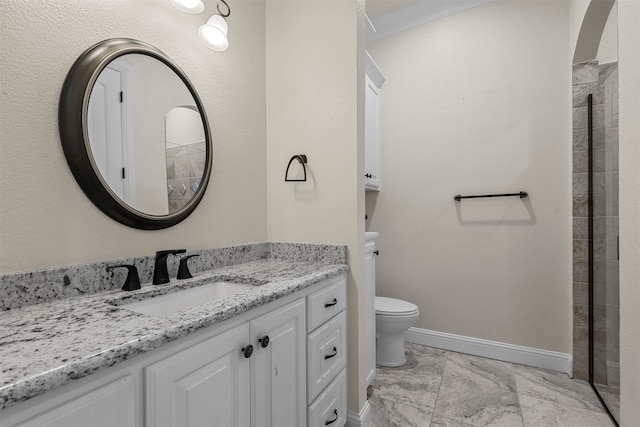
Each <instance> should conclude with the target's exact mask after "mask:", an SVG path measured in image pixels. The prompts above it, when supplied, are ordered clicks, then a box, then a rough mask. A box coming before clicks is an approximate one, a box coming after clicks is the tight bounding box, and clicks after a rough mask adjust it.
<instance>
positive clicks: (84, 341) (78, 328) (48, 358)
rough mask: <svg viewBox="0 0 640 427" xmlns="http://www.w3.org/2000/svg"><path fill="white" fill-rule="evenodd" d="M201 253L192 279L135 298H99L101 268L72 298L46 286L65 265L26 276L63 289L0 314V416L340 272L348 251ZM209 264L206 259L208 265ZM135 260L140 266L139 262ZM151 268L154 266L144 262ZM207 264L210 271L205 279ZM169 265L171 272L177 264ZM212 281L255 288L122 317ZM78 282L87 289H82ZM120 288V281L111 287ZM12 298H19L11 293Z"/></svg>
mask: <svg viewBox="0 0 640 427" xmlns="http://www.w3.org/2000/svg"><path fill="white" fill-rule="evenodd" d="M199 254H200V255H201V256H200V257H199V258H196V259H194V261H196V260H199V261H201V262H202V263H201V264H198V263H196V262H194V263H193V264H191V263H190V265H191V266H192V268H191V270H192V272H193V273H194V278H193V279H189V280H184V281H176V280H175V279H173V280H172V282H171V283H170V284H168V285H163V286H152V285H149V284H148V283H147V284H143V287H142V289H140V290H137V291H133V292H124V291H120V290H105V289H109V286H110V285H104V284H102V283H101V281H102V280H101V279H102V278H104V276H101V275H98V276H94V275H93V274H96V273H95V271H96V270H97V269H98V268H102V269H103V268H104V264H95V267H91V268H88V267H86V266H84V267H83V268H88V270H82V271H83V272H84V276H83V277H82V278H80V279H78V280H77V281H76V282H73V283H76V285H74V286H75V287H74V288H73V289H76V290H75V291H70V292H64V288H65V287H70V286H71V285H70V284H67V285H65V284H64V283H65V282H64V279H62V282H57V281H55V280H52V279H53V278H56V280H58V277H59V276H61V277H67V275H70V274H72V273H73V272H76V271H80V270H77V269H74V267H70V268H65V269H57V270H49V271H48V272H45V273H38V274H34V276H36V275H40V277H39V278H38V280H43V279H42V278H43V277H47V278H49V279H50V280H51V282H53V283H58V284H60V283H61V284H62V289H63V291H60V292H59V291H58V289H57V288H56V287H54V286H49V290H48V292H50V293H52V294H53V295H51V294H48V293H47V292H43V294H42V295H43V296H42V298H48V299H49V301H48V302H44V303H40V304H33V303H32V304H31V305H29V304H20V302H19V301H18V302H17V303H16V304H17V305H16V306H20V305H22V307H21V308H12V309H11V310H5V311H2V312H0V363H1V372H2V377H1V380H0V409H3V408H6V407H8V406H11V405H14V404H15V403H18V402H22V401H25V400H27V399H29V398H31V397H34V396H37V395H39V394H42V393H44V392H46V391H49V390H52V389H54V388H56V387H59V386H61V385H64V384H66V383H68V382H70V381H71V380H73V379H77V378H82V377H85V376H87V375H89V374H91V373H93V372H95V371H98V370H100V369H104V368H107V367H109V366H112V365H114V364H116V363H118V362H121V361H124V360H127V359H130V358H131V357H133V356H136V355H138V354H141V353H145V352H147V351H150V350H153V349H155V348H158V347H160V346H162V345H163V344H165V343H167V342H171V341H174V340H176V339H178V338H181V337H184V336H186V335H187V334H189V333H191V332H194V331H197V330H199V329H202V328H205V327H208V326H212V325H215V324H217V323H220V322H223V321H225V320H228V319H230V318H232V317H234V316H237V315H239V314H241V313H244V312H246V311H249V310H251V309H252V308H255V307H258V306H260V305H263V304H266V303H268V302H271V301H274V300H276V299H278V298H281V297H283V296H286V295H289V294H291V293H293V292H295V291H297V290H300V289H303V288H306V287H308V286H311V285H314V284H316V283H318V282H320V281H322V280H325V279H327V278H330V277H334V276H336V275H339V274H341V273H344V272H346V271H347V269H348V267H347V265H346V248H345V247H341V246H323V245H305V244H293V243H282V244H281V243H263V244H258V245H245V246H238V247H233V248H224V249H216V250H211V251H200V252H199ZM203 255H204V256H203ZM209 256H211V260H208V259H207V257H209ZM133 261H134V262H136V265H139V264H137V262H140V259H136V260H133ZM118 262H121V261H118ZM147 262H149V261H147ZM207 263H209V264H207ZM109 264H110V263H109ZM150 264H151V266H152V265H153V259H152V257H150ZM225 264H226V265H225ZM140 265H142V263H141V264H140ZM207 265H215V266H216V267H215V268H209V269H208V271H206V272H205V270H206V266H207ZM92 266H94V264H92ZM173 267H174V268H175V269H177V264H176V265H175V266H173ZM92 268H93V269H92ZM87 271H91V273H88V272H87ZM170 272H171V270H170ZM100 274H102V273H100ZM79 275H81V274H79ZM12 276H13V277H12V278H11V280H10V281H7V280H6V278H5V281H3V282H0V284H1V285H2V286H4V285H5V284H6V283H11V284H12V285H13V286H14V289H16V288H19V290H21V291H22V292H27V293H28V292H29V290H30V288H29V286H31V285H32V284H33V281H32V282H29V280H27V282H28V283H27V284H26V285H22V288H20V286H21V284H20V282H19V281H18V279H17V277H18V276H19V275H12ZM141 276H142V274H141ZM172 276H173V277H175V276H174V275H173V274H172ZM24 277H26V278H27V279H29V277H30V276H29V274H25V275H24ZM74 279H75V277H74ZM107 279H108V280H109V281H113V278H112V277H108V276H107ZM32 280H33V279H32ZM122 280H124V275H123V277H122ZM149 280H150V276H149ZM217 280H230V281H237V282H243V283H249V284H253V285H255V289H251V290H249V291H246V292H243V293H240V294H237V295H234V296H232V297H228V298H225V299H221V300H217V301H214V302H209V303H206V304H203V305H201V306H198V307H194V308H191V309H189V310H185V311H178V312H176V313H174V314H172V315H170V316H167V317H153V316H145V315H142V314H138V313H135V312H132V311H129V310H126V305H125V304H126V303H127V302H131V301H132V300H141V299H144V298H146V297H149V296H150V295H159V294H166V293H170V292H174V291H177V290H179V289H183V288H187V287H192V286H195V285H198V284H202V283H203V282H207V281H217ZM51 282H48V283H51ZM69 282H70V283H71V282H72V280H71V279H69ZM85 282H86V285H87V288H84V287H83V286H81V285H80V284H82V283H85ZM94 282H95V283H94ZM39 283H41V284H42V283H43V282H42V281H41V282H39ZM120 283H121V281H118V285H117V286H116V287H117V288H118V287H119V286H120ZM45 287H46V286H40V287H38V289H43V288H45ZM111 287H112V288H113V287H114V286H111ZM73 292H76V294H74V293H73ZM5 295H6V293H5ZM12 295H18V293H17V292H16V291H14V293H13V294H12Z"/></svg>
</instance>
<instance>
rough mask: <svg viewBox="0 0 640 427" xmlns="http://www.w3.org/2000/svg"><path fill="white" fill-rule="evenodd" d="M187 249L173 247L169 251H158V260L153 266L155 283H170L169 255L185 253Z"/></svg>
mask: <svg viewBox="0 0 640 427" xmlns="http://www.w3.org/2000/svg"><path fill="white" fill-rule="evenodd" d="M185 252H187V250H186V249H171V250H168V251H158V252H156V260H155V264H154V266H153V284H154V285H162V284H163V283H169V271H168V270H167V257H168V256H169V255H177V254H183V253H185Z"/></svg>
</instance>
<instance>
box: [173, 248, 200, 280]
mask: <svg viewBox="0 0 640 427" xmlns="http://www.w3.org/2000/svg"><path fill="white" fill-rule="evenodd" d="M196 256H200V255H197V254H194V255H187V256H186V257H184V258H182V259H181V260H180V266H178V279H180V280H181V279H190V278H192V277H193V276H192V275H191V272H190V271H189V265H188V264H187V261H188V260H189V258H193V257H196Z"/></svg>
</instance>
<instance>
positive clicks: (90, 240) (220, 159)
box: [0, 0, 267, 272]
mask: <svg viewBox="0 0 640 427" xmlns="http://www.w3.org/2000/svg"><path fill="white" fill-rule="evenodd" d="M216 4H217V2H216V1H213V0H205V5H206V13H203V14H200V15H189V14H186V13H183V12H180V11H178V10H177V9H175V8H174V7H173V6H172V5H171V3H170V2H169V1H147V0H128V1H121V0H108V1H105V0H61V1H49V2H35V1H26V2H25V1H21V0H3V1H2V2H0V20H1V22H0V35H1V37H0V67H1V69H0V87H1V90H0V138H1V139H0V182H1V185H0V272H17V271H30V270H36V269H41V268H47V267H54V266H63V265H71V264H78V263H84V262H90V261H100V260H109V259H117V258H124V257H131V256H141V255H149V254H152V253H154V251H156V250H158V249H167V248H174V247H185V248H188V249H198V248H211V247H219V246H226V245H231V244H240V243H247V242H257V241H264V240H266V237H267V233H266V224H267V216H266V190H267V187H266V184H265V175H266V165H265V158H266V137H265V129H266V122H265V120H266V114H265V80H264V72H265V71H264V67H265V49H264V25H265V24H264V3H263V2H261V1H255V2H254V1H238V2H234V3H233V4H232V5H231V6H232V15H231V16H230V17H229V27H230V30H229V38H230V47H229V49H228V50H227V51H226V52H223V53H219V52H213V51H211V50H209V49H208V48H207V47H206V46H204V45H203V44H202V43H201V42H200V40H199V39H198V37H197V29H198V26H200V25H201V24H202V23H204V22H206V20H207V18H208V17H209V16H210V15H211V14H212V13H214V11H215V6H216ZM113 37H131V38H135V39H140V40H142V41H145V42H147V43H150V44H152V45H154V46H156V47H157V48H159V49H160V50H162V51H164V52H165V53H166V54H167V55H168V56H169V57H170V58H172V59H173V60H174V61H175V62H176V63H177V64H178V66H179V67H181V68H182V69H183V71H184V72H185V73H186V74H187V75H188V76H189V78H190V79H191V81H192V83H193V84H194V86H195V88H196V90H197V91H198V93H199V94H200V96H201V98H202V101H203V103H204V106H205V110H206V112H207V115H208V116H209V120H210V124H211V131H212V134H213V143H214V164H213V173H212V177H211V182H210V186H209V188H208V190H207V193H206V195H205V196H204V198H203V199H202V202H201V203H200V205H199V206H198V208H197V209H196V211H195V212H194V213H193V214H192V215H191V216H190V217H189V218H188V219H187V220H186V221H184V222H183V223H181V224H179V225H177V226H175V227H172V228H170V229H167V230H162V231H138V230H135V229H132V228H129V227H126V226H124V225H120V224H119V223H116V222H115V221H113V220H112V219H111V218H109V217H107V216H105V215H104V214H103V213H102V212H101V211H100V210H98V209H97V208H96V207H95V206H93V204H92V203H91V202H90V201H89V199H88V198H87V197H86V196H85V195H84V193H83V192H82V190H81V189H80V187H79V186H78V185H77V183H76V182H75V180H74V178H73V176H72V175H71V172H70V171H69V168H68V166H67V163H66V160H65V158H64V155H63V152H62V148H61V145H60V139H59V136H58V121H57V113H58V98H59V95H60V89H61V87H62V83H63V81H64V78H65V76H66V74H67V72H68V71H69V68H70V67H71V65H72V64H73V62H74V61H75V59H76V58H77V57H78V56H79V55H80V54H81V53H82V52H83V51H84V50H85V49H87V48H88V47H90V46H92V45H93V44H94V43H97V42H98V41H101V40H104V39H108V38H113Z"/></svg>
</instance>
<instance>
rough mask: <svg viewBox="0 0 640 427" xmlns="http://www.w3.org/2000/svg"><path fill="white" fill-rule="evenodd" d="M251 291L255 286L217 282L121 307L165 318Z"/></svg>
mask: <svg viewBox="0 0 640 427" xmlns="http://www.w3.org/2000/svg"><path fill="white" fill-rule="evenodd" d="M249 289H255V286H253V285H247V284H244V283H232V282H215V283H209V284H207V285H201V286H196V287H195V288H191V289H185V290H182V291H178V292H173V293H170V294H167V295H162V296H159V297H155V298H149V299H145V300H142V301H138V302H134V303H131V304H126V305H122V306H120V307H122V308H125V309H127V310H131V311H135V312H136V313H141V314H146V315H148V316H157V317H163V316H168V315H170V314H173V313H175V312H177V311H181V310H188V309H190V308H192V307H197V306H199V305H203V304H206V303H208V302H211V301H215V300H218V299H222V298H227V297H230V296H233V295H236V294H239V293H241V292H245V291H248V290H249Z"/></svg>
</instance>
